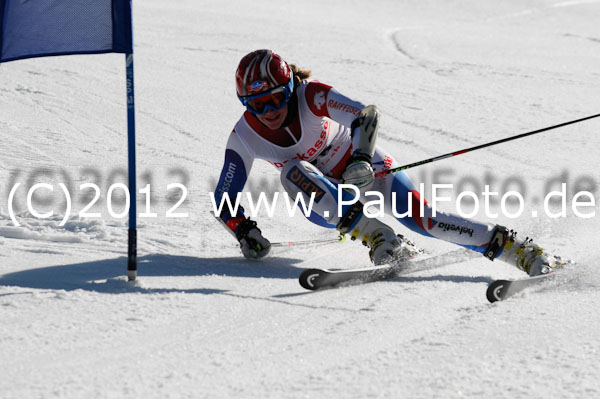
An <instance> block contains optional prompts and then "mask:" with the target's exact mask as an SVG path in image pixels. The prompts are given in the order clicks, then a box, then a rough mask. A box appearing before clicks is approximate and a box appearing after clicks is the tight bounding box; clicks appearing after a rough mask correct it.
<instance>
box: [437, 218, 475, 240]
mask: <svg viewBox="0 0 600 399" xmlns="http://www.w3.org/2000/svg"><path fill="white" fill-rule="evenodd" d="M430 220H433V219H430ZM437 227H438V229H442V230H443V231H456V232H457V233H458V235H462V234H468V235H469V236H471V237H473V229H470V228H468V227H464V226H457V225H455V224H452V223H444V222H439V223H438V224H437Z"/></svg>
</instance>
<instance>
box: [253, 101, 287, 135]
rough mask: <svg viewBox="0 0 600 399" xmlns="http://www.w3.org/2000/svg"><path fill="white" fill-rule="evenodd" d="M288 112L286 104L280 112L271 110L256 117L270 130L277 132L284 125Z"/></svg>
mask: <svg viewBox="0 0 600 399" xmlns="http://www.w3.org/2000/svg"><path fill="white" fill-rule="evenodd" d="M287 111H288V106H287V104H286V105H285V107H283V108H281V109H280V110H277V111H275V110H273V109H269V110H268V111H267V112H265V113H264V114H262V115H256V117H257V118H258V120H259V121H260V122H261V123H262V124H263V125H265V126H266V127H268V128H269V129H272V130H275V129H279V128H280V127H281V125H282V124H283V121H284V120H285V117H286V115H287Z"/></svg>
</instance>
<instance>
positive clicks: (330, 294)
mask: <svg viewBox="0 0 600 399" xmlns="http://www.w3.org/2000/svg"><path fill="white" fill-rule="evenodd" d="M599 3H600V2H599V1H593V0H588V1H559V0H527V1H521V0H519V1H516V0H510V1H502V2H495V1H480V0H477V1H476V0H467V1H461V2H457V1H441V0H428V1H384V0H380V1H372V2H358V1H341V0H334V1H329V2H321V1H315V0H308V1H302V2H269V1H264V0H256V1H252V2H242V1H230V2H207V1H191V0H189V1H170V2H164V1H157V0H145V1H139V2H135V5H134V7H135V8H134V19H135V21H134V26H135V51H136V59H135V63H136V64H135V68H136V80H135V85H136V102H137V104H136V106H137V131H138V134H137V139H138V147H137V155H138V172H139V173H138V179H139V181H138V183H139V184H138V185H139V188H143V187H144V186H145V185H146V184H147V183H152V185H151V187H152V197H151V206H152V209H151V212H156V213H158V215H159V216H158V217H157V218H140V226H139V279H138V281H137V283H135V284H129V283H127V282H126V281H125V277H124V276H125V267H126V266H125V262H126V260H125V256H126V239H127V234H126V228H127V220H126V219H124V218H115V217H111V216H110V215H109V214H108V210H107V209H108V208H107V200H106V197H107V195H106V194H107V190H108V188H109V186H110V185H112V184H113V183H118V182H124V181H125V180H126V166H127V150H126V145H127V140H126V113H125V108H124V104H125V84H124V80H125V78H124V72H123V69H124V68H123V67H124V60H123V55H120V54H108V55H88V56H69V57H55V58H44V59H34V60H24V61H18V62H11V63H7V64H3V65H2V66H0V109H1V114H2V117H1V118H0V131H1V132H2V139H1V145H2V150H1V151H0V200H1V202H0V206H1V209H0V359H1V361H0V397H1V398H2V399H8V398H82V397H97V398H141V397H145V398H331V397H344V398H383V397H393V398H399V397H402V398H461V397H468V398H483V397H486V398H593V397H600V371H599V368H598V364H599V360H598V359H599V358H600V315H599V312H598V309H599V306H600V294H599V287H600V278H599V277H598V274H597V267H598V263H597V259H598V258H599V256H600V249H599V248H598V242H599V241H598V232H599V231H600V216H599V215H597V214H596V215H595V217H593V218H588V219H584V218H579V217H576V216H575V215H574V214H573V212H572V211H571V210H570V204H571V200H570V199H571V198H572V196H573V194H574V193H575V192H576V191H580V190H584V189H587V190H590V191H592V192H593V193H594V195H595V199H596V202H598V183H599V182H600V173H599V172H598V167H597V165H598V155H599V148H600V147H599V146H600V136H599V135H598V132H599V130H600V121H599V120H590V121H587V122H583V123H580V124H577V125H572V126H568V127H565V128H561V129H559V130H554V131H550V132H546V133H543V134H540V135H536V136H533V137H529V138H526V139H522V140H519V141H514V142H510V143H506V144H502V145H498V146H495V147H492V148H488V149H484V150H480V151H477V152H473V153H470V154H466V155H462V156H460V157H456V158H452V159H451V160H444V161H441V162H439V163H435V164H431V165H429V166H424V167H420V168H416V169H414V170H412V171H410V172H409V174H410V175H411V177H412V178H413V179H414V180H415V181H416V182H421V181H423V182H426V183H428V184H429V183H432V182H437V183H441V182H444V183H450V182H453V183H455V184H458V183H459V182H460V183H461V187H462V188H468V189H470V190H477V191H479V192H480V191H482V190H483V184H484V183H488V184H491V185H492V189H493V190H495V191H499V192H500V193H501V194H502V193H504V192H506V191H508V190H511V189H518V190H520V191H522V192H523V191H525V193H523V194H524V197H525V200H526V205H525V212H524V215H523V216H522V217H520V218H516V219H510V218H508V217H506V216H504V217H499V218H497V219H494V220H493V221H494V222H495V223H500V224H504V225H507V226H509V227H510V228H514V229H515V230H517V231H519V232H520V234H522V235H529V236H532V237H535V238H536V240H537V242H539V243H540V244H541V245H542V246H544V247H545V248H546V249H548V250H551V251H553V252H555V253H558V254H560V255H562V256H563V257H565V258H569V259H572V260H573V261H575V262H577V264H576V265H575V266H573V267H572V268H571V270H570V271H569V273H565V274H562V275H560V276H557V278H556V279H554V281H553V282H552V283H549V284H548V285H546V286H544V287H543V288H542V289H541V290H538V291H537V292H527V293H524V294H521V295H519V296H517V297H515V298H512V299H510V300H508V301H505V302H503V303H499V304H493V305H492V304H489V303H487V301H486V299H485V290H486V287H487V284H488V283H489V282H491V281H492V280H493V279H496V278H518V277H520V276H523V273H522V272H520V271H518V270H516V269H515V268H514V267H511V266H509V265H505V264H502V263H501V262H494V263H490V262H489V261H487V260H485V259H483V258H480V257H479V258H474V259H470V260H468V261H464V262H460V263H456V264H450V265H447V266H445V267H440V268H436V269H432V270H428V271H426V272H421V273H417V274H413V275H410V276H406V277H403V278H396V279H394V280H392V281H387V282H379V283H372V284H366V285H361V286H351V287H344V288H340V289H335V290H325V291H320V292H314V293H313V292H306V291H304V290H303V289H302V288H301V287H300V286H299V285H298V282H297V276H298V275H299V274H300V272H301V270H302V269H304V268H307V267H314V266H324V267H329V268H352V267H362V266H366V265H367V264H368V256H367V251H366V249H365V248H364V247H362V246H361V245H359V244H357V243H350V242H349V243H344V244H331V245H323V246H318V247H314V248H309V249H307V248H296V249H293V248H290V249H281V248H278V249H275V250H274V251H273V256H271V257H270V258H268V259H266V260H264V261H262V262H250V261H246V260H244V259H243V258H242V257H241V256H240V253H239V251H238V250H237V248H236V246H235V242H234V241H233V240H232V238H231V237H230V236H229V235H228V234H227V232H226V231H225V230H224V229H222V228H221V227H220V226H219V225H218V223H217V222H216V221H215V220H214V219H213V218H212V217H211V216H210V215H209V213H208V212H209V210H210V202H209V200H208V198H209V196H208V193H209V191H211V190H212V189H213V185H214V183H215V182H216V179H217V177H218V174H219V172H220V168H221V163H222V159H223V150H224V147H225V144H226V140H227V136H228V134H229V131H230V129H231V128H232V127H233V124H234V123H235V121H236V120H237V118H238V117H239V115H240V113H241V112H242V107H241V105H240V104H239V102H238V100H237V99H236V97H235V94H234V83H233V75H234V71H235V67H236V65H237V62H238V61H239V59H240V58H241V57H242V56H243V55H244V54H246V53H247V52H249V51H251V50H253V49H257V48H264V47H267V48H272V49H274V50H276V51H277V52H278V53H280V54H281V55H282V56H283V57H284V58H286V59H287V60H288V61H290V62H293V63H296V64H298V65H300V66H303V67H306V68H309V69H311V70H312V71H313V75H314V77H315V78H317V79H319V80H321V81H323V82H326V83H328V84H331V85H333V86H334V87H336V88H337V89H338V90H340V91H341V92H343V93H345V94H347V95H349V96H351V97H353V98H356V99H359V100H360V101H362V102H364V103H375V104H377V105H378V106H379V107H380V108H381V109H382V112H383V115H384V119H383V121H382V125H381V130H380V139H379V140H380V143H382V144H383V145H384V146H385V147H386V148H388V149H389V150H390V152H392V153H393V154H394V155H395V156H396V157H397V158H398V159H399V160H400V161H401V162H403V161H404V162H403V163H409V162H413V161H417V160H420V159H424V158H428V157H431V156H435V155H439V154H443V153H446V152H450V151H455V150H459V149H462V148H466V147H469V146H473V145H477V144H480V143H484V142H487V141H490V140H496V139H500V138H503V137H507V136H509V135H514V134H518V133H522V132H525V131H528V130H533V129H537V128H541V127H545V126H549V125H553V124H558V123H561V122H564V121H568V120H572V119H576V118H580V117H584V116H588V115H592V114H596V113H598V112H600V96H599V95H598V93H600V83H599V82H600V70H599V69H598V65H600V64H599V63H600V33H599V31H598V20H599V18H600V4H599ZM38 182H43V183H48V184H53V185H54V190H53V191H49V190H47V189H41V190H39V191H38V192H37V194H36V195H35V196H34V200H35V201H34V202H35V204H36V207H37V208H36V209H37V211H38V212H47V211H49V210H51V209H52V210H54V215H53V216H52V217H50V218H47V219H40V218H36V217H35V216H34V215H33V214H32V213H31V212H30V211H28V210H27V208H26V206H25V203H26V187H31V186H32V185H33V184H34V183H38ZM61 182H62V183H63V184H65V186H66V187H68V188H69V190H70V192H72V193H73V210H72V212H71V218H70V219H69V220H68V222H67V223H66V224H65V225H64V226H61V221H62V218H63V216H64V213H65V211H64V209H65V200H64V198H63V194H62V191H61V189H60V188H59V186H58V183H61ZM85 182H93V183H96V184H98V186H99V187H100V188H101V193H102V196H101V198H100V199H99V201H98V202H97V203H95V205H94V206H93V207H92V209H90V210H89V211H90V212H99V213H101V217H100V218H81V219H80V218H79V217H78V216H77V212H79V211H80V210H81V209H83V207H84V206H85V205H86V204H88V203H89V202H90V201H91V200H92V199H93V194H94V193H93V191H92V190H91V189H87V190H78V187H79V185H80V184H82V183H85ZM560 182H567V183H568V190H569V200H568V202H567V205H568V207H569V210H567V215H566V217H560V218H549V217H547V216H544V215H543V208H542V199H543V196H544V195H545V194H546V193H548V192H549V191H551V190H554V189H557V188H558V187H559V184H560ZM16 183H20V184H21V187H20V188H19V189H18V190H17V192H16V194H15V204H14V206H15V212H16V213H17V214H18V216H17V221H18V222H19V224H20V226H19V227H17V226H15V225H14V224H13V222H12V221H11V219H10V215H9V210H8V197H9V194H10V190H11V188H12V187H14V185H15V184H16ZM169 183H181V184H184V185H185V186H186V187H187V189H188V193H187V197H186V201H185V203H184V204H183V205H182V206H180V207H179V208H177V209H176V212H187V213H188V214H189V215H188V216H187V217H183V218H167V217H166V216H165V212H166V211H167V210H168V209H169V208H171V207H172V206H173V205H175V203H176V202H177V199H178V196H177V195H178V194H181V193H180V192H179V190H177V189H172V190H167V188H166V187H167V184H169ZM249 186H250V188H251V189H253V190H254V191H256V190H259V189H266V190H267V191H269V192H273V191H279V190H281V187H280V185H279V182H278V174H277V171H276V170H275V169H274V168H272V167H271V166H270V165H268V164H266V163H264V162H256V163H255V167H254V170H253V173H252V179H251V182H250V185H249ZM429 190H430V189H429V187H428V188H427V191H429ZM456 192H457V190H455V191H454V194H456ZM122 195H123V193H122V192H120V191H119V189H116V190H115V192H114V193H113V199H114V201H113V203H112V205H113V208H114V211H115V212H117V213H118V212H120V211H121V210H122V209H123V201H122V199H123V198H122ZM140 197H141V198H140V202H139V204H138V206H139V210H140V212H142V211H144V204H145V202H144V199H143V197H142V196H140ZM497 205H498V204H496V205H495V208H494V209H496V211H497V210H498V206H497ZM582 209H583V208H582ZM284 210H285V208H283V207H282V206H280V207H278V208H277V212H276V217H275V218H272V219H271V218H268V217H267V216H265V215H263V217H259V218H258V219H259V225H260V227H261V228H262V230H263V232H264V234H265V235H266V236H267V237H268V238H270V239H271V240H272V241H279V240H284V241H288V240H297V239H305V238H328V237H332V236H334V234H333V232H331V231H328V230H324V229H320V228H318V227H316V226H313V225H311V224H310V223H309V222H306V221H305V220H303V217H302V216H300V215H297V216H295V217H293V218H290V217H288V216H286V215H285V214H284ZM533 210H536V211H537V212H539V216H538V217H535V218H534V217H531V216H530V215H531V213H532V211H533ZM583 211H585V212H591V211H596V213H597V211H598V206H597V205H596V206H595V207H594V208H586V209H584V210H583ZM477 217H478V218H482V219H485V220H490V218H488V217H486V216H485V214H483V213H482V212H480V214H479V215H478V216H477ZM387 220H388V221H391V220H389V219H387ZM395 226H397V228H398V231H399V232H402V233H405V234H406V235H407V236H409V237H410V238H412V239H413V240H415V241H416V242H417V243H418V245H419V246H420V247H422V248H424V249H426V250H427V251H428V253H429V254H431V255H438V254H443V253H445V252H448V251H451V250H453V249H454V247H453V246H452V245H450V244H447V243H442V242H437V241H436V240H432V239H428V238H424V237H420V236H418V235H417V234H415V233H412V232H407V231H406V230H405V229H404V228H403V227H401V226H400V225H399V224H395Z"/></svg>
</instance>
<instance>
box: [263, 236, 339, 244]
mask: <svg viewBox="0 0 600 399" xmlns="http://www.w3.org/2000/svg"><path fill="white" fill-rule="evenodd" d="M344 241H346V236H345V235H341V234H340V235H339V236H337V237H335V238H323V239H318V240H296V241H282V242H272V243H271V247H297V246H303V245H313V244H329V243H334V242H344Z"/></svg>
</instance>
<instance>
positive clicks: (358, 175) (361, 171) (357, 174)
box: [342, 160, 375, 190]
mask: <svg viewBox="0 0 600 399" xmlns="http://www.w3.org/2000/svg"><path fill="white" fill-rule="evenodd" d="M342 180H343V181H344V183H345V184H354V185H355V186H356V187H358V188H359V189H361V190H368V189H369V188H371V185H373V181H374V180H375V172H373V167H372V166H371V164H370V163H369V162H367V161H362V160H356V161H351V162H350V163H349V164H348V166H347V167H346V170H345V171H344V172H343V173H342Z"/></svg>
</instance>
